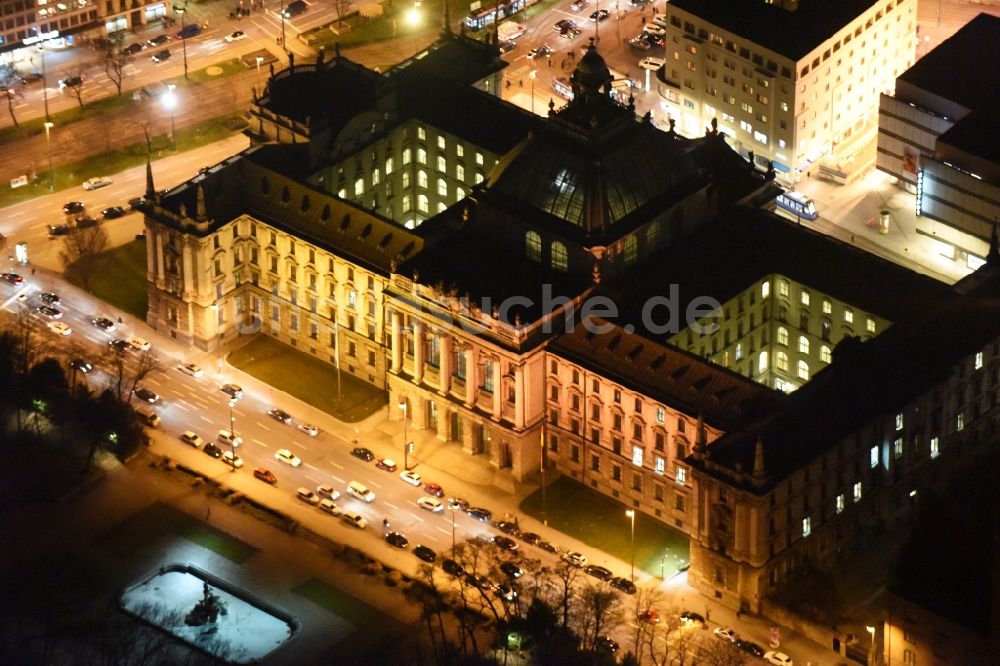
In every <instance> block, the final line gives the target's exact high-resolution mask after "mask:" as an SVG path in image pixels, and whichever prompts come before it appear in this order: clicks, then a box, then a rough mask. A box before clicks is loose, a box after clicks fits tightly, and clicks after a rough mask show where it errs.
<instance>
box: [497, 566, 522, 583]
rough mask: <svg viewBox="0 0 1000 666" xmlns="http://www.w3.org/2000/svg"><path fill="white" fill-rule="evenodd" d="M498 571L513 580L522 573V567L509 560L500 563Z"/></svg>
mask: <svg viewBox="0 0 1000 666" xmlns="http://www.w3.org/2000/svg"><path fill="white" fill-rule="evenodd" d="M500 571H502V572H504V573H505V574H507V575H508V576H510V577H511V578H513V579H515V580H516V579H518V578H520V577H521V576H523V575H524V569H522V568H521V567H519V566H517V565H516V564H514V563H513V562H509V561H508V562H501V563H500Z"/></svg>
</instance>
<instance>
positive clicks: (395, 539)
mask: <svg viewBox="0 0 1000 666" xmlns="http://www.w3.org/2000/svg"><path fill="white" fill-rule="evenodd" d="M385 541H386V543H388V544H389V545H390V546H395V547H396V548H406V547H407V546H409V545H410V540H409V539H407V538H406V537H405V536H403V535H402V534H400V533H399V532H389V533H388V534H386V535H385Z"/></svg>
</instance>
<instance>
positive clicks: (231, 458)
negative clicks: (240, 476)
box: [222, 451, 243, 469]
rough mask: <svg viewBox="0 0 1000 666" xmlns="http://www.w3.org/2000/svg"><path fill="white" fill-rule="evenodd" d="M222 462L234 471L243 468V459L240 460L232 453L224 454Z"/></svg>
mask: <svg viewBox="0 0 1000 666" xmlns="http://www.w3.org/2000/svg"><path fill="white" fill-rule="evenodd" d="M222 462H224V463H226V464H227V465H229V466H230V467H232V468H233V469H239V468H240V467H243V458H240V457H239V456H238V455H236V454H235V453H233V452H232V451H226V452H225V453H223V454H222Z"/></svg>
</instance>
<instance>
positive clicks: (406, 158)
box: [403, 148, 410, 164]
mask: <svg viewBox="0 0 1000 666" xmlns="http://www.w3.org/2000/svg"><path fill="white" fill-rule="evenodd" d="M409 163H410V149H409V148H404V149H403V164H409Z"/></svg>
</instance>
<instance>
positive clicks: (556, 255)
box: [552, 241, 569, 272]
mask: <svg viewBox="0 0 1000 666" xmlns="http://www.w3.org/2000/svg"><path fill="white" fill-rule="evenodd" d="M552 268H553V269H555V270H557V271H564V272H565V271H566V270H568V268H569V255H568V254H567V253H566V246H565V245H563V244H562V243H560V242H559V241H556V242H555V243H552Z"/></svg>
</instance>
